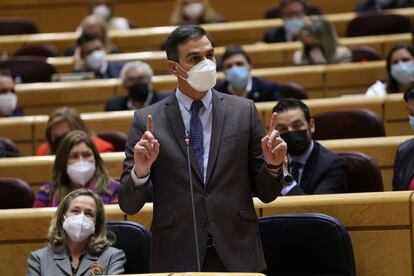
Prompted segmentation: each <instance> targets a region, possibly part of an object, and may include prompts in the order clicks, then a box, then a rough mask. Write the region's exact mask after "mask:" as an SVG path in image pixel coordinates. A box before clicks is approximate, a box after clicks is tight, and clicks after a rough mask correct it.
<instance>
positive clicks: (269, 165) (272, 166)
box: [265, 162, 283, 170]
mask: <svg viewBox="0 0 414 276" xmlns="http://www.w3.org/2000/svg"><path fill="white" fill-rule="evenodd" d="M265 164H266V167H267V168H268V169H271V170H277V169H280V168H281V167H282V166H283V162H282V163H281V164H280V165H277V166H275V165H272V164H269V163H267V162H265Z"/></svg>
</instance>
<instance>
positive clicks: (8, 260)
mask: <svg viewBox="0 0 414 276" xmlns="http://www.w3.org/2000/svg"><path fill="white" fill-rule="evenodd" d="M44 246H46V240H42V241H38V242H27V243H4V244H0V254H1V259H0V275H26V271H27V261H28V258H29V255H30V252H32V251H35V250H37V249H40V248H42V247H44Z"/></svg>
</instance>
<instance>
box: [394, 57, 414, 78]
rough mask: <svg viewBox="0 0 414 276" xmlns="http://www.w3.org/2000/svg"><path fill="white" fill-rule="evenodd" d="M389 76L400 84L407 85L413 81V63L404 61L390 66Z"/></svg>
mask: <svg viewBox="0 0 414 276" xmlns="http://www.w3.org/2000/svg"><path fill="white" fill-rule="evenodd" d="M391 76H393V77H394V78H395V79H396V80H397V81H398V82H400V83H402V84H409V83H410V82H412V81H413V80H414V63H413V62H411V61H405V62H398V63H397V64H393V65H391Z"/></svg>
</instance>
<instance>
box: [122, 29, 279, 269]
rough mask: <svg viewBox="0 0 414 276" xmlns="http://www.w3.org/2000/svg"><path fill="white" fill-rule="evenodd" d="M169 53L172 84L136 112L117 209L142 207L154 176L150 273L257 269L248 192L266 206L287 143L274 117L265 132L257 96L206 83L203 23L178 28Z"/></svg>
mask: <svg viewBox="0 0 414 276" xmlns="http://www.w3.org/2000/svg"><path fill="white" fill-rule="evenodd" d="M166 51H167V57H168V66H169V69H170V71H171V72H172V73H173V74H174V75H175V76H176V77H177V81H178V86H177V88H176V91H175V93H174V94H171V95H170V96H169V97H167V98H166V99H164V100H162V101H160V102H158V103H156V104H153V105H150V106H147V107H144V108H142V109H138V110H137V111H135V115H134V120H133V123H132V126H131V128H130V131H129V134H128V141H127V144H126V150H125V154H126V158H125V160H124V172H123V174H122V177H121V189H120V194H119V205H120V207H121V209H122V210H123V211H124V212H126V213H128V214H134V213H136V212H138V211H139V210H140V209H141V208H142V206H143V205H144V203H145V200H146V197H147V194H148V189H147V184H148V182H149V181H152V185H153V195H154V205H153V206H154V207H153V208H154V214H153V220H152V225H151V228H152V229H151V230H152V248H151V271H152V272H166V271H197V270H198V269H199V268H200V270H202V271H263V270H264V269H265V267H266V265H265V260H264V256H263V250H262V246H261V243H260V238H259V235H258V226H257V217H256V214H255V210H254V205H253V201H252V195H253V194H254V195H256V196H257V197H258V198H260V199H261V200H262V201H263V202H270V201H272V200H274V199H276V197H277V196H278V194H279V192H280V190H281V189H282V186H283V184H284V177H283V173H282V165H283V161H284V159H285V157H286V143H285V142H284V141H283V140H282V139H281V138H280V136H279V134H278V132H277V131H276V130H275V127H276V125H277V115H276V114H273V116H272V120H271V126H270V129H273V131H270V132H269V133H268V134H267V135H264V129H263V124H262V122H261V120H260V117H259V114H258V112H257V109H256V108H255V105H254V103H253V101H250V100H246V99H244V98H241V97H235V96H232V95H227V94H223V93H220V92H217V91H216V90H214V89H212V87H213V86H214V84H215V81H216V62H215V61H216V60H215V58H214V48H213V46H212V42H211V40H210V38H209V37H208V34H207V33H206V31H205V30H204V29H203V28H201V27H200V26H197V25H184V26H180V27H178V28H177V29H175V30H174V31H173V32H172V33H171V34H170V36H169V37H168V38H167V41H166ZM186 133H188V134H187V135H186ZM186 145H187V148H186ZM187 149H188V150H189V155H190V160H187V157H186V156H187V154H186V150H187ZM187 162H189V163H190V164H188V163H187ZM189 171H191V177H192V183H193V185H192V187H193V190H194V205H195V214H196V216H195V217H196V220H195V221H194V224H195V226H196V233H197V236H198V247H199V253H200V254H199V258H197V254H196V242H195V240H196V239H195V234H194V228H193V226H194V225H193V219H192V207H191V203H190V202H191V195H190V189H189V183H190V176H189ZM198 264H200V265H198Z"/></svg>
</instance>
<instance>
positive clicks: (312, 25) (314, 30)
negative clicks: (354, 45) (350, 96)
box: [293, 16, 352, 65]
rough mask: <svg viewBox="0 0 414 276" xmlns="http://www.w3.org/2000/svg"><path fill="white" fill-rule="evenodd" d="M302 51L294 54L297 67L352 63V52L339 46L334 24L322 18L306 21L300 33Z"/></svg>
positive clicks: (311, 18)
mask: <svg viewBox="0 0 414 276" xmlns="http://www.w3.org/2000/svg"><path fill="white" fill-rule="evenodd" d="M299 39H300V41H301V42H302V49H300V50H297V51H296V52H295V53H294V54H293V63H294V64H295V65H312V64H335V63H348V62H351V61H352V52H351V50H349V49H348V48H346V47H344V46H342V45H339V43H338V36H337V34H336V31H335V28H334V27H333V26H332V24H331V23H330V22H329V21H327V20H326V19H324V18H323V17H320V16H311V17H309V18H308V19H305V24H304V26H303V27H302V29H301V30H300V32H299Z"/></svg>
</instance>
